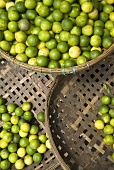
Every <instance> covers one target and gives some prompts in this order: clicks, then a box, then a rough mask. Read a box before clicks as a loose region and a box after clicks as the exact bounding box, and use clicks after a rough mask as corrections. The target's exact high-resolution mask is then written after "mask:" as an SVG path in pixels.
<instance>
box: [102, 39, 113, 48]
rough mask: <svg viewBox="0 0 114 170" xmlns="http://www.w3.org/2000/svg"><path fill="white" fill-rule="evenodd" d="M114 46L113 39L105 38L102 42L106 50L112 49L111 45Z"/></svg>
mask: <svg viewBox="0 0 114 170" xmlns="http://www.w3.org/2000/svg"><path fill="white" fill-rule="evenodd" d="M112 44H113V39H112V37H104V38H103V40H102V46H103V47H104V48H106V49H108V48H110V47H111V45H112Z"/></svg>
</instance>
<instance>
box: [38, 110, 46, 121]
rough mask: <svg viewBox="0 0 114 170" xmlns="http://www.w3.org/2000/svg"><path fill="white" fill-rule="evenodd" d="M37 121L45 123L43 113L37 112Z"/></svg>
mask: <svg viewBox="0 0 114 170" xmlns="http://www.w3.org/2000/svg"><path fill="white" fill-rule="evenodd" d="M37 120H38V121H39V122H44V121H45V113H44V112H39V113H38V114H37Z"/></svg>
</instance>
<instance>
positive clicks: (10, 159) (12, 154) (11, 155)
mask: <svg viewBox="0 0 114 170" xmlns="http://www.w3.org/2000/svg"><path fill="white" fill-rule="evenodd" d="M17 159H18V155H17V154H16V153H10V155H9V157H8V160H9V161H10V162H11V163H12V164H13V163H15V162H16V161H17Z"/></svg>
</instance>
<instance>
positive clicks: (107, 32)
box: [103, 28, 110, 38]
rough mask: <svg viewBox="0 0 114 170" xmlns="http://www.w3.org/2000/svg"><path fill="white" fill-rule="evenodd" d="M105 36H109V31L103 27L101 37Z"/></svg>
mask: <svg viewBox="0 0 114 170" xmlns="http://www.w3.org/2000/svg"><path fill="white" fill-rule="evenodd" d="M107 36H108V37H109V36H110V32H109V30H108V29H106V28H105V29H104V34H103V38H104V37H107Z"/></svg>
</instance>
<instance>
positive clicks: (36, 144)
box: [30, 139, 40, 149]
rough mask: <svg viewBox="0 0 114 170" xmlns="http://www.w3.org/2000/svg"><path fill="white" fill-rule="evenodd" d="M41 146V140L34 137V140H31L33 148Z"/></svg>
mask: <svg viewBox="0 0 114 170" xmlns="http://www.w3.org/2000/svg"><path fill="white" fill-rule="evenodd" d="M39 146H40V142H39V140H38V139H32V140H31V141H30V147H31V148H32V149H37V148H38V147H39Z"/></svg>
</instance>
